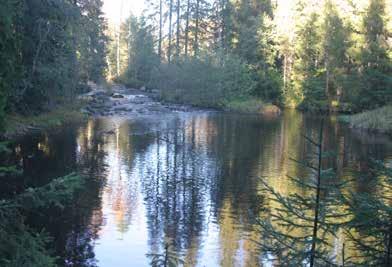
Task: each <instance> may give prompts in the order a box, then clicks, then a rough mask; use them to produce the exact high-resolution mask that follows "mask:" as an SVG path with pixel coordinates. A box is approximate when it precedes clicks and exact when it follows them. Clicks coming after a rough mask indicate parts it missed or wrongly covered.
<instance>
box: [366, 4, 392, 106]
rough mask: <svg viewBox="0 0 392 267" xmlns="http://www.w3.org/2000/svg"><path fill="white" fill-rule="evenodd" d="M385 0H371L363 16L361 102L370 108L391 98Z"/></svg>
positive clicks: (391, 81)
mask: <svg viewBox="0 0 392 267" xmlns="http://www.w3.org/2000/svg"><path fill="white" fill-rule="evenodd" d="M385 12H386V7H385V1H384V0H381V1H380V0H370V5H369V7H368V9H367V11H366V14H365V16H364V18H363V31H364V43H363V47H362V50H361V67H362V68H363V69H362V71H361V75H360V76H361V82H362V87H361V90H360V94H359V99H358V101H359V104H360V106H361V107H362V108H365V109H369V108H372V107H377V106H380V105H385V104H387V103H390V101H392V90H391V88H392V78H391V72H392V63H391V58H389V55H388V49H389V50H390V49H391V48H390V44H389V43H388V40H387V39H388V36H389V35H390V33H388V30H387V28H386V26H385V24H386V21H387V20H386V14H385Z"/></svg>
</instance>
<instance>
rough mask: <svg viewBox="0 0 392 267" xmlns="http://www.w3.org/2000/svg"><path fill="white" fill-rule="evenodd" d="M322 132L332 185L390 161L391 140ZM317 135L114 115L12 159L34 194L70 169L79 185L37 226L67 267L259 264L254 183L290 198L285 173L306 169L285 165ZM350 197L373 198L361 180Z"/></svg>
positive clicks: (232, 122) (240, 123) (194, 118)
mask: <svg viewBox="0 0 392 267" xmlns="http://www.w3.org/2000/svg"><path fill="white" fill-rule="evenodd" d="M325 124H326V125H325V129H324V134H325V140H324V146H325V148H326V150H329V151H334V152H335V153H336V155H337V156H336V157H334V158H332V159H330V160H329V162H328V164H329V165H330V166H332V167H334V168H335V169H336V172H337V175H338V177H339V179H342V180H344V179H352V178H355V177H357V176H360V175H361V174H365V173H366V172H367V171H368V162H369V159H370V158H376V159H380V160H384V161H388V160H389V161H391V160H392V142H391V140H389V139H388V138H387V137H385V136H382V135H372V134H367V133H354V132H352V131H351V130H350V129H348V128H347V127H346V126H345V125H342V124H340V123H338V122H337V120H336V118H334V117H327V118H326V123H325ZM319 126H320V117H315V116H307V115H303V114H301V113H299V112H295V111H285V112H284V113H283V114H282V115H281V116H264V117H263V116H259V115H242V114H232V113H225V112H216V111H202V110H191V111H181V110H180V111H178V110H177V111H175V110H172V111H170V112H162V113H154V114H144V115H140V116H124V114H123V115H121V116H116V115H115V114H111V115H110V116H104V117H97V118H91V119H90V120H88V121H87V122H86V123H83V124H79V125H69V126H67V127H64V129H61V130H60V131H56V132H53V133H47V134H37V135H33V136H28V137H26V138H23V139H22V140H20V141H18V143H17V144H16V146H15V151H16V154H17V157H18V159H19V161H20V162H21V164H22V165H23V168H24V176H23V178H24V179H26V180H29V181H33V183H34V184H36V185H40V184H44V183H46V182H47V181H49V180H50V179H51V178H53V177H58V176H61V175H65V174H67V173H70V172H74V171H78V172H80V173H82V174H84V175H85V176H86V177H87V182H86V188H85V189H84V191H83V192H82V193H81V194H80V195H79V196H78V197H77V199H76V200H75V201H74V202H73V204H72V206H71V207H70V208H67V209H66V210H64V211H62V212H61V213H59V212H54V213H53V214H49V215H48V214H46V215H45V216H38V218H37V219H36V221H35V222H34V223H37V224H40V225H42V226H44V227H45V229H46V230H47V231H48V232H49V233H51V235H52V236H53V237H54V238H55V244H56V247H55V248H54V250H55V251H56V252H57V254H58V255H59V256H60V259H61V262H63V264H64V265H66V266H102V267H130V266H136V267H138V266H149V264H150V263H151V261H152V260H153V259H154V257H155V258H157V257H160V256H162V255H165V254H168V253H170V255H174V256H173V257H176V258H179V259H181V261H183V262H185V265H186V266H259V265H262V262H263V259H262V257H261V256H260V253H259V251H258V248H257V245H256V242H255V241H258V240H260V239H262V237H261V236H260V232H259V231H258V229H257V224H256V222H255V220H254V219H255V216H256V217H257V216H259V215H260V214H262V213H263V205H264V204H263V203H264V202H263V191H262V183H260V180H261V179H264V180H266V181H268V183H269V184H270V185H271V186H272V187H273V188H274V189H275V190H277V191H279V192H281V193H282V194H288V193H290V192H294V191H295V190H297V189H296V188H294V187H295V186H294V185H293V184H291V183H289V182H288V180H287V178H286V177H287V175H291V176H300V177H303V176H306V175H307V171H306V170H304V169H303V168H301V167H300V166H299V165H298V164H296V163H295V162H294V161H292V160H291V158H295V159H297V160H303V159H304V158H305V157H307V156H309V154H310V153H311V152H310V149H309V145H308V144H307V143H306V142H305V141H304V138H303V137H302V134H306V135H308V136H314V137H315V136H317V134H318V129H319ZM352 190H353V191H363V190H371V189H370V188H367V184H366V181H363V180H361V179H358V181H357V182H355V183H354V184H353V185H352ZM334 243H336V249H339V246H341V245H342V244H341V243H342V240H339V239H337V240H336V241H335V242H334ZM353 253H354V252H353ZM265 265H266V266H268V265H269V264H267V263H266V264H265Z"/></svg>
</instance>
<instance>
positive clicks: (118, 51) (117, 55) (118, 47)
mask: <svg viewBox="0 0 392 267" xmlns="http://www.w3.org/2000/svg"><path fill="white" fill-rule="evenodd" d="M116 39H117V46H116V50H117V51H116V67H117V68H116V75H117V78H118V77H119V76H120V29H119V30H118V31H117V38H116Z"/></svg>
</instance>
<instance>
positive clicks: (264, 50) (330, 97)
mask: <svg viewBox="0 0 392 267" xmlns="http://www.w3.org/2000/svg"><path fill="white" fill-rule="evenodd" d="M146 4H147V8H146V10H145V12H143V15H142V16H141V17H135V16H133V15H131V16H129V17H128V18H127V19H126V20H125V21H123V22H122V23H121V25H120V26H118V25H109V27H108V25H107V22H105V20H104V18H103V14H102V11H101V8H102V2H101V1H66V0H62V1H60V0H58V1H50V0H46V1H44V0H36V1H35V0H34V1H30V0H29V1H21V0H7V1H5V2H4V3H3V4H2V7H1V10H0V12H2V13H1V16H0V17H1V21H0V26H1V29H2V30H1V33H0V34H1V38H0V47H1V49H0V57H1V60H0V62H1V63H0V64H2V66H1V67H0V70H1V83H0V88H1V92H2V101H1V102H2V110H5V112H21V113H23V112H30V111H32V110H33V111H42V110H45V109H50V108H53V106H55V104H56V103H57V102H61V101H64V100H66V99H70V98H72V97H74V96H75V95H76V93H77V92H80V91H82V90H83V88H85V86H86V83H87V81H89V80H90V81H94V82H102V81H103V80H104V78H109V79H113V80H115V81H118V82H122V83H126V84H127V85H129V86H132V87H138V88H139V87H142V86H147V87H150V88H157V89H161V90H162V97H164V98H165V99H167V100H171V101H182V102H190V103H193V104H197V105H202V106H214V107H225V106H230V105H235V104H236V102H240V103H237V104H239V105H241V102H244V103H245V104H246V103H247V100H249V99H260V100H261V101H263V102H272V103H274V104H277V105H279V106H282V107H283V106H285V107H297V108H302V109H309V110H319V111H324V112H325V111H329V110H338V111H343V112H356V111H360V110H364V109H371V108H375V107H379V106H383V105H385V104H386V103H389V102H390V101H391V95H392V90H391V76H390V73H391V68H392V67H391V53H392V52H391V22H390V20H389V18H390V16H389V14H390V13H389V12H390V9H391V7H390V6H388V5H387V4H386V1H383V0H361V1H350V0H344V1H333V0H325V1H313V0H298V1H289V2H287V1H271V0H262V1H261V0H260V1H251V0H241V1H225V0H219V1H205V0H187V1H184V0H177V1H175V0H169V1H164V0H160V1H148V2H147V3H146ZM3 113H4V112H3Z"/></svg>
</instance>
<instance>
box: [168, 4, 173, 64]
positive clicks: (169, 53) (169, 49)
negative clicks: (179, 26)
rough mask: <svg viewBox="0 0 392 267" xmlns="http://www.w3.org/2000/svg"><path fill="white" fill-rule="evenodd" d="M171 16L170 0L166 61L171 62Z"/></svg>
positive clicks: (171, 5) (171, 6)
mask: <svg viewBox="0 0 392 267" xmlns="http://www.w3.org/2000/svg"><path fill="white" fill-rule="evenodd" d="M172 18H173V0H170V5H169V47H168V49H167V61H168V62H169V64H170V62H171V42H172Z"/></svg>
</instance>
